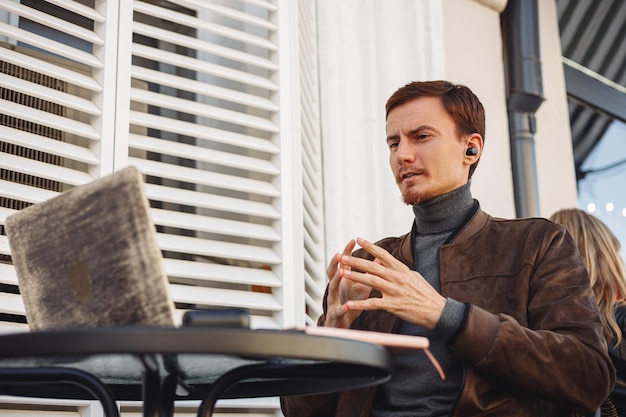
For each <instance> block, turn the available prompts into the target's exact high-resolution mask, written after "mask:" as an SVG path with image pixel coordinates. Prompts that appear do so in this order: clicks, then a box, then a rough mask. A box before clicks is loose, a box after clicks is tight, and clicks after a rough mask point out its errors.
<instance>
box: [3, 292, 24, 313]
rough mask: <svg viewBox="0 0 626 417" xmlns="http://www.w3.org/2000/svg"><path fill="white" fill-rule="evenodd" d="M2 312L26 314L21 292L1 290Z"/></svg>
mask: <svg viewBox="0 0 626 417" xmlns="http://www.w3.org/2000/svg"><path fill="white" fill-rule="evenodd" d="M0 313H4V314H15V315H24V303H23V302H22V297H20V295H19V294H10V293H3V292H0Z"/></svg>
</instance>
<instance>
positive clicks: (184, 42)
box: [133, 22, 277, 70]
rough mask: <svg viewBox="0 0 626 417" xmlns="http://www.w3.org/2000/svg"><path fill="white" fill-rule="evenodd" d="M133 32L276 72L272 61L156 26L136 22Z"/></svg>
mask: <svg viewBox="0 0 626 417" xmlns="http://www.w3.org/2000/svg"><path fill="white" fill-rule="evenodd" d="M133 31H134V32H135V33H138V34H141V35H144V36H148V37H151V38H155V39H159V40H163V41H167V42H171V43H173V44H176V45H181V46H186V47H188V48H191V49H194V50H197V51H203V52H207V53H210V54H214V55H217V56H220V57H223V58H226V59H232V60H233V61H237V62H241V63H244V64H248V65H254V66H256V67H259V68H263V69H267V70H276V69H277V68H276V64H274V63H273V62H272V61H271V60H269V59H265V58H261V57H258V56H254V55H252V54H249V53H245V52H240V51H236V50H234V49H230V48H225V47H222V46H219V45H215V44H211V43H208V42H203V41H201V40H198V39H197V38H192V37H189V36H184V35H179V34H176V33H173V32H170V31H166V30H161V29H159V28H155V27H154V26H149V25H144V24H142V23H137V22H135V23H134V24H133Z"/></svg>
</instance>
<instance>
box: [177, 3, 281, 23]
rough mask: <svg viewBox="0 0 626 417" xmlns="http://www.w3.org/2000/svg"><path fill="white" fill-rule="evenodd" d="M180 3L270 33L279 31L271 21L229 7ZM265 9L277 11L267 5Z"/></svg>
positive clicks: (212, 4)
mask: <svg viewBox="0 0 626 417" xmlns="http://www.w3.org/2000/svg"><path fill="white" fill-rule="evenodd" d="M179 3H180V4H182V5H188V6H190V7H192V8H195V9H198V10H206V11H209V12H213V13H216V14H219V15H222V16H224V17H229V18H232V19H233V20H236V21H239V22H241V23H248V24H250V25H254V26H258V27H259V28H263V29H267V30H270V31H276V30H277V29H278V28H277V27H276V25H275V24H273V23H272V22H271V20H269V19H263V18H260V17H257V16H253V15H250V14H247V13H243V12H240V11H237V10H234V9H230V8H228V7H224V6H219V5H217V4H214V3H208V2H206V1H204V0H180V1H179ZM264 7H265V8H267V9H268V10H271V11H276V10H277V9H276V8H275V7H273V8H272V6H271V5H269V4H268V5H265V6H264Z"/></svg>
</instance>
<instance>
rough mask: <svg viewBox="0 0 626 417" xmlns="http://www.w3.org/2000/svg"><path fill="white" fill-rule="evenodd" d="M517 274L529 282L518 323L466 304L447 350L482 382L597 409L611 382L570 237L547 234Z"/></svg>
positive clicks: (592, 301)
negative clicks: (459, 330)
mask: <svg viewBox="0 0 626 417" xmlns="http://www.w3.org/2000/svg"><path fill="white" fill-rule="evenodd" d="M524 269H525V270H522V271H520V273H519V277H517V278H516V279H518V278H519V279H527V280H528V297H527V298H528V299H527V300H525V301H524V302H523V303H521V304H520V308H519V311H521V313H518V314H517V319H516V318H514V317H512V315H507V314H494V313H492V312H489V311H487V310H486V309H483V308H480V307H478V306H476V305H472V306H471V307H470V312H469V315H468V318H467V322H466V325H465V328H464V330H463V331H462V333H461V334H460V335H459V337H458V338H457V339H456V340H455V342H454V345H453V348H454V350H455V351H456V352H457V353H458V354H459V355H461V356H462V357H464V358H465V359H466V360H468V361H469V362H470V363H471V364H473V366H474V368H475V370H476V372H478V373H481V374H483V375H485V376H486V378H490V379H491V380H501V379H504V380H507V381H509V382H510V383H512V384H513V385H514V386H516V387H519V388H520V389H522V390H524V391H526V392H528V393H530V394H531V395H533V396H537V397H539V398H543V399H545V400H548V401H553V402H556V403H559V404H564V405H566V406H568V407H571V408H572V409H578V410H585V411H594V410H596V409H597V408H598V407H599V406H600V405H601V404H602V402H603V401H604V400H605V398H606V397H607V396H608V394H609V392H610V391H611V389H612V387H613V384H614V383H615V370H614V368H613V366H612V363H611V360H610V358H609V356H608V352H607V346H606V342H605V341H604V337H603V334H602V324H601V321H600V315H599V312H598V308H597V305H596V303H595V299H594V298H593V293H592V291H591V287H590V284H589V277H588V275H587V272H586V269H585V267H584V264H583V263H582V260H581V259H580V256H579V255H578V251H577V249H576V247H575V244H574V242H573V241H572V239H571V237H570V236H569V234H567V233H565V232H563V231H560V232H555V233H552V236H551V238H550V239H547V240H546V241H545V243H544V244H543V247H542V248H541V249H540V250H539V251H538V253H537V255H536V257H535V259H534V260H533V262H532V263H530V262H529V263H528V264H525V266H524ZM524 277H526V278H524ZM499 296H500V297H506V296H507V294H500V295H499ZM524 304H525V306H524ZM524 307H525V308H524ZM524 310H525V312H524ZM512 314H513V313H512Z"/></svg>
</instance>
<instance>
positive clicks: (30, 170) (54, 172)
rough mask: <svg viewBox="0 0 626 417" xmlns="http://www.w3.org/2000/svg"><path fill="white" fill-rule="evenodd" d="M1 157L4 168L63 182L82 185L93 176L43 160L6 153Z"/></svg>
mask: <svg viewBox="0 0 626 417" xmlns="http://www.w3.org/2000/svg"><path fill="white" fill-rule="evenodd" d="M2 159H3V161H2V162H3V165H4V168H7V169H11V170H13V171H17V172H22V173H24V174H29V175H34V176H37V177H41V178H47V179H52V180H55V181H59V182H62V183H64V184H70V185H82V184H86V183H88V182H91V181H93V178H92V177H91V176H89V174H86V173H84V172H80V171H76V170H74V169H70V168H65V167H62V166H58V165H51V164H47V163H45V162H39V161H35V160H32V159H28V158H22V157H19V156H14V155H8V154H6V155H3V156H2Z"/></svg>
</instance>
